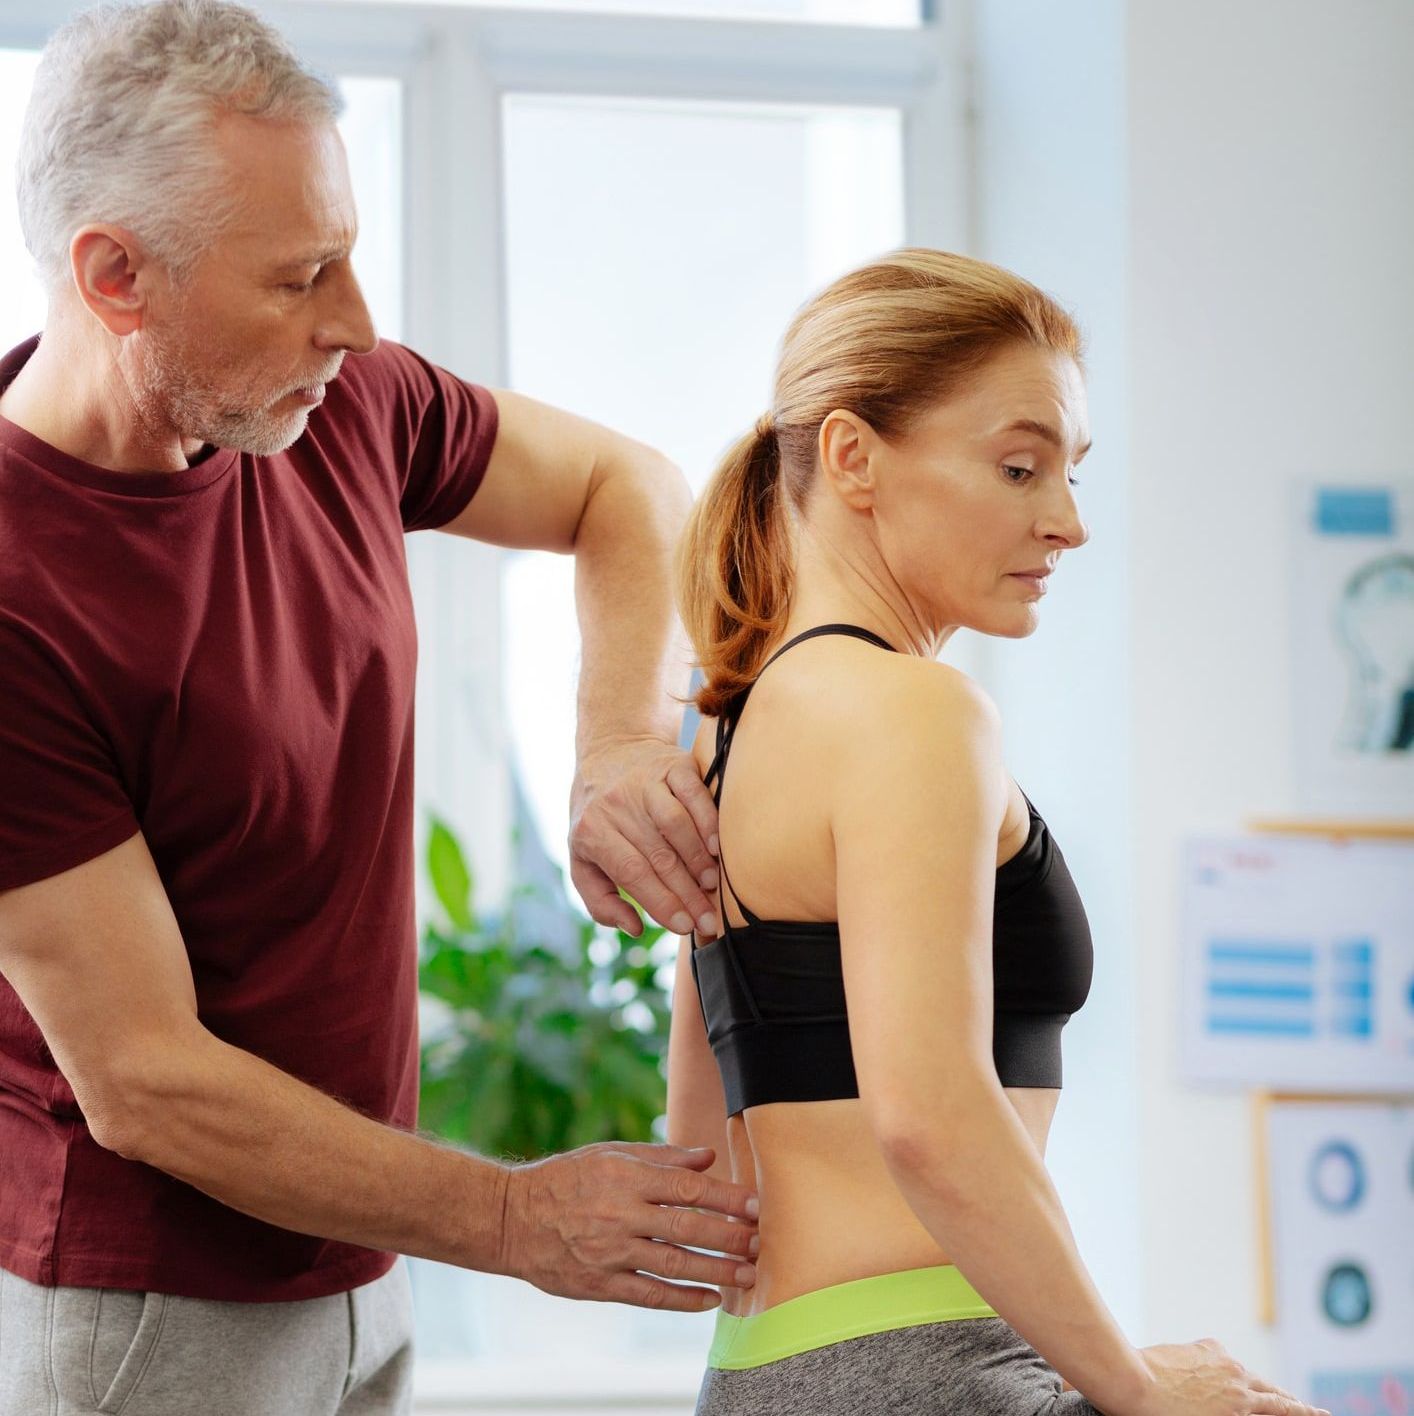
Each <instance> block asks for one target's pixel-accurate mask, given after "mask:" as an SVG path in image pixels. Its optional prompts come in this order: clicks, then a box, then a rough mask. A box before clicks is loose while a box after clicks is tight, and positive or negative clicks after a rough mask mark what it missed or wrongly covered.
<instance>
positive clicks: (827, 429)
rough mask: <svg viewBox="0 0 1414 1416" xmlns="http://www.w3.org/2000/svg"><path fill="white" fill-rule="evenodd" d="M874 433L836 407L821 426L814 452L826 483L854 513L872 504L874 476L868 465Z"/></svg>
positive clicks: (848, 413)
mask: <svg viewBox="0 0 1414 1416" xmlns="http://www.w3.org/2000/svg"><path fill="white" fill-rule="evenodd" d="M875 437H876V434H875V433H874V430H873V429H872V428H871V427H870V426H869V424H868V423H866V422H865V421H864V420H863V419H862V418H861V417H859V415H858V414H856V413H851V412H849V411H848V410H846V409H843V408H836V409H835V410H834V411H833V412H831V413H827V414H826V415H825V420H824V421H823V422H822V423H821V424H820V440H819V444H818V447H817V449H816V451H817V453H818V455H819V458H820V471H821V473H822V475H823V476H824V478H825V480H826V481H827V482H828V483H829V484H830V485H831V486H832V487H833V488H834V489H835V492H836V493H837V495H839V496H840V497H842V498H843V499H844V501H845V504H846V505H847V506H849V507H851V508H852V509H853V510H855V511H867V510H868V509H869V508H870V507H871V506H873V505H874V473H873V470H872V468H871V467H870V465H869V448H870V446H871V445H872V444H873V443H874V441H875Z"/></svg>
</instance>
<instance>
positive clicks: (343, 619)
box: [0, 340, 496, 1301]
mask: <svg viewBox="0 0 1414 1416" xmlns="http://www.w3.org/2000/svg"><path fill="white" fill-rule="evenodd" d="M35 347H36V341H35V340H30V341H29V342H28V343H26V344H24V345H21V346H20V347H19V348H18V349H16V350H14V351H12V352H11V353H10V354H9V355H8V356H6V358H5V359H4V361H3V362H0V389H3V388H4V387H5V386H6V385H7V384H9V382H10V381H11V380H12V379H13V378H14V376H15V374H16V373H17V372H18V370H19V369H20V367H21V366H22V365H23V363H24V361H25V360H26V359H27V358H28V357H29V356H30V354H31V353H33V351H34V349H35ZM495 436H496V405H495V402H494V400H493V399H492V397H491V395H490V393H489V392H488V391H487V390H486V389H484V388H481V387H479V386H476V385H473V384H467V383H464V382H462V381H461V380H460V379H458V378H455V377H453V376H452V375H451V374H449V373H447V372H446V371H445V370H443V369H439V368H437V367H435V366H434V365H432V364H429V363H427V362H426V361H425V360H423V359H422V358H420V357H419V356H417V355H416V354H414V353H412V352H411V351H410V350H407V349H404V348H403V347H402V346H400V345H398V344H394V343H390V342H389V341H387V340H384V341H383V343H382V344H380V345H379V347H378V348H377V349H376V350H375V351H374V352H373V353H371V354H367V355H363V356H357V355H350V356H348V357H347V358H346V359H345V361H344V366H343V372H342V374H341V375H340V377H339V378H338V379H336V380H335V381H334V382H332V383H331V384H330V385H329V387H328V392H327V395H326V397H325V401H324V403H323V404H322V405H320V406H319V407H317V408H315V409H314V410H313V412H312V413H311V414H310V417H309V425H308V428H307V430H306V431H305V433H304V434H303V436H301V437H300V438H299V440H298V441H297V442H295V444H294V445H293V446H292V447H290V448H288V449H287V450H286V451H285V452H283V453H280V454H279V455H278V456H275V457H252V456H249V455H247V454H245V453H238V452H234V451H231V450H230V449H218V450H216V451H214V452H211V453H210V454H209V455H208V456H207V457H206V458H205V459H204V460H202V461H199V462H198V463H196V465H194V466H192V467H189V468H186V469H185V470H183V471H179V472H154V473H127V472H113V471H109V470H106V469H104V468H100V467H94V466H92V465H90V464H89V463H86V462H81V461H79V460H78V459H76V458H73V457H69V456H66V455H65V454H64V453H62V452H59V451H58V450H56V449H55V448H53V447H51V446H49V445H48V444H47V443H44V442H41V441H40V440H39V439H38V438H35V437H33V436H31V435H30V434H29V433H27V432H25V431H24V430H23V429H21V428H19V427H18V426H17V425H15V424H14V423H11V422H9V421H8V420H7V419H5V418H3V417H0V889H7V888H10V887H13V886H17V885H23V884H26V883H28V882H30V881H34V880H39V879H43V878H44V877H46V876H50V875H54V874H57V873H58V872H60V871H63V870H67V869H69V868H70V867H72V866H75V865H79V864H80V863H82V862H83V861H85V860H89V859H92V858H93V857H94V856H97V855H99V854H101V853H102V852H104V851H107V850H110V849H111V848H112V847H114V846H116V845H118V844H119V843H120V842H122V841H125V840H127V839H128V838H129V837H131V836H132V835H133V834H134V833H135V832H136V831H138V830H141V831H142V832H143V834H144V836H145V837H146V840H147V843H148V845H149V847H150V849H151V851H152V856H153V859H154V860H155V861H156V864H157V869H158V871H159V872H160V874H161V877H162V882H163V885H164V886H165V887H166V890H167V895H168V898H169V899H170V900H171V902H172V908H173V911H174V912H175V914H176V918H177V923H178V924H179V925H180V926H181V931H182V938H183V940H184V941H185V944H186V949H187V954H188V957H189V958H190V961H191V969H192V975H193V978H194V980H195V984H196V997H197V1003H198V1008H199V1013H200V1018H201V1021H202V1023H203V1024H204V1025H205V1026H206V1027H207V1028H208V1029H209V1030H210V1031H211V1032H212V1033H214V1034H215V1035H216V1036H217V1037H219V1038H221V1039H223V1040H224V1041H226V1042H228V1043H230V1044H232V1045H233V1046H235V1047H240V1048H243V1049H245V1050H247V1051H249V1052H252V1053H254V1054H256V1055H257V1056H259V1057H262V1058H264V1059H265V1060H266V1061H268V1062H271V1063H273V1064H274V1065H275V1066H276V1067H279V1068H281V1069H282V1070H283V1071H285V1072H288V1073H290V1074H291V1075H292V1076H295V1077H299V1078H301V1079H302V1080H304V1081H306V1082H309V1083H310V1084H312V1085H313V1086H316V1087H318V1088H319V1089H320V1090H321V1091H324V1092H327V1093H329V1094H331V1095H333V1096H336V1097H338V1098H340V1099H341V1100H343V1101H345V1102H347V1103H349V1104H350V1105H352V1106H354V1107H355V1108H357V1109H358V1110H360V1111H362V1112H364V1113H366V1114H367V1115H369V1116H372V1117H375V1118H377V1119H378V1120H380V1121H383V1122H386V1123H388V1124H390V1125H392V1126H396V1127H399V1128H402V1129H405V1130H411V1129H413V1128H415V1126H416V1124H417V1088H418V1043H417V951H416V938H415V929H414V919H413V866H414V862H413V798H412V751H413V670H414V665H415V662H416V657H417V640H416V633H415V630H414V626H413V614H412V600H411V596H410V593H409V587H408V576H407V563H406V559H405V556H404V547H403V533H404V532H405V531H412V530H417V529H420V528H426V527H435V526H441V525H444V524H445V523H446V522H448V521H450V520H451V519H452V518H453V517H455V516H456V515H457V514H458V513H459V512H460V511H461V510H462V508H463V507H464V506H465V505H466V504H467V502H468V501H469V500H470V498H471V496H472V494H473V493H474V492H475V490H476V488H477V486H478V485H479V483H480V481H481V478H482V475H483V474H484V472H485V470H486V464H487V460H488V458H489V456H490V453H491V446H492V443H493V441H494V439H495ZM79 943H80V944H81V943H82V941H79ZM394 1257H395V1256H394V1255H393V1254H390V1253H386V1252H382V1251H379V1250H374V1249H367V1248H363V1247H360V1246H359V1245H355V1244H345V1243H338V1242H334V1241H332V1240H328V1239H322V1238H317V1237H313V1236H310V1235H306V1234H297V1233H293V1232H292V1231H290V1230H286V1229H280V1228H277V1227H276V1226H274V1225H269V1224H265V1223H262V1222H261V1221H260V1220H258V1219H253V1218H251V1217H250V1216H249V1215H245V1214H242V1213H240V1212H239V1211H237V1210H234V1209H231V1208H229V1207H228V1206H226V1205H223V1204H220V1203H219V1202H218V1201H216V1200H214V1199H212V1198H210V1197H209V1196H208V1195H205V1194H203V1193H202V1192H201V1191H199V1190H197V1189H195V1188H193V1187H192V1186H190V1185H187V1184H184V1183H183V1182H181V1181H179V1180H176V1179H174V1178H173V1177H171V1176H170V1175H167V1174H165V1173H164V1172H162V1171H160V1170H157V1169H154V1168H153V1167H151V1166H147V1165H143V1164H140V1163H138V1162H135V1161H131V1160H125V1159H124V1158H123V1157H121V1156H119V1155H118V1154H116V1153H115V1152H113V1151H109V1150H104V1149H103V1148H102V1147H101V1146H99V1145H97V1144H96V1143H95V1142H94V1140H93V1138H92V1137H91V1136H90V1135H89V1131H88V1127H87V1125H86V1124H85V1121H84V1118H83V1115H82V1113H81V1112H80V1110H79V1108H78V1106H77V1104H76V1103H75V1100H74V1093H73V1090H72V1088H71V1087H70V1086H69V1084H68V1082H67V1081H66V1080H65V1078H64V1077H63V1075H62V1074H61V1073H60V1072H59V1070H58V1068H57V1067H56V1066H55V1064H54V1058H53V1056H52V1054H51V1053H50V1051H49V1049H48V1048H47V1047H46V1046H45V1043H44V1039H43V1037H42V1036H41V1034H40V1032H39V1029H38V1027H37V1026H36V1024H35V1022H34V1020H33V1018H31V1016H30V1015H29V1013H28V1012H27V1011H26V1010H25V1007H24V1005H23V1004H22V1003H21V1002H20V1000H19V997H18V996H17V995H16V993H15V991H14V990H13V989H12V988H11V987H10V985H9V984H8V983H7V982H5V981H4V979H3V978H0V1265H3V1266H4V1267H5V1268H7V1269H10V1270H11V1271H12V1272H14V1273H17V1274H20V1275H22V1276H23V1277H25V1278H27V1279H29V1280H30V1281H31V1282H35V1283H42V1284H50V1285H52V1284H77V1285H81V1286H89V1287H97V1286H102V1287H113V1288H129V1289H155V1290H159V1291H162V1292H166V1293H179V1294H186V1295H188V1296H191V1297H198V1298H223V1299H235V1300H241V1301H271V1300H277V1299H291V1298H313V1297H320V1296H322V1295H325V1294H329V1293H336V1292H340V1291H343V1290H346V1289H349V1288H354V1287H357V1286H358V1285H360V1284H363V1283H367V1282H370V1281H371V1280H372V1279H375V1278H378V1277H379V1276H381V1275H382V1274H383V1273H385V1272H387V1270H388V1269H389V1268H390V1267H391V1266H392V1263H393V1260H394Z"/></svg>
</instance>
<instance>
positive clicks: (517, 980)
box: [418, 819, 672, 1160]
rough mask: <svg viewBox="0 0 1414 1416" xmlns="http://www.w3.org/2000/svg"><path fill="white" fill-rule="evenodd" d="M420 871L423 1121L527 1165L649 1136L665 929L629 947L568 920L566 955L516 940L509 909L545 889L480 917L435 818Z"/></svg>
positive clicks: (628, 941) (610, 933)
mask: <svg viewBox="0 0 1414 1416" xmlns="http://www.w3.org/2000/svg"><path fill="white" fill-rule="evenodd" d="M427 871H428V876H429V879H430V882H431V885H432V890H433V894H434V895H435V897H436V900H437V903H438V906H439V908H440V916H441V917H440V918H437V919H434V920H432V921H430V922H429V923H428V924H427V925H426V927H425V929H424V931H423V936H422V940H421V945H420V950H419V964H418V985H419V988H420V990H421V992H422V994H423V995H424V997H425V998H427V999H431V1000H437V1002H436V1003H434V1004H432V1005H431V1008H430V1011H432V1012H433V1013H434V1014H435V1015H437V1016H436V1017H435V1020H434V1022H433V1023H432V1025H431V1026H429V1025H427V1023H426V1022H424V1036H423V1043H422V1092H421V1117H420V1125H422V1126H423V1127H425V1128H426V1129H428V1130H430V1131H433V1132H435V1133H436V1134H438V1135H440V1136H443V1137H445V1138H446V1139H447V1140H450V1141H453V1142H455V1143H457V1144H459V1145H466V1146H470V1147H472V1148H473V1149H475V1150H477V1151H480V1152H482V1153H483V1154H488V1155H502V1156H516V1157H519V1158H520V1159H523V1160H533V1159H536V1158H538V1157H540V1156H544V1155H550V1154H552V1153H554V1152H555V1151H561V1150H568V1149H572V1148H573V1147H575V1146H579V1145H586V1144H588V1143H589V1142H592V1141H606V1140H628V1141H635V1140H652V1139H654V1138H655V1136H654V1123H655V1122H656V1121H657V1120H658V1119H659V1118H660V1117H661V1116H662V1115H663V1112H664V1109H665V1106H666V1100H667V1088H666V1083H665V1080H664V1063H665V1059H666V1054H667V1041H668V1022H669V1016H670V1009H669V997H668V991H667V987H666V980H667V978H668V974H669V970H670V962H669V961H670V959H671V957H672V941H671V939H668V940H664V939H663V935H664V933H665V931H664V930H663V928H662V927H661V926H659V925H656V924H652V923H650V922H648V921H647V920H645V922H644V929H643V934H642V935H641V937H639V938H637V939H635V938H633V937H632V936H631V935H628V934H625V933H624V932H623V931H622V930H616V929H610V928H608V927H606V926H603V925H600V924H598V923H596V922H595V921H594V920H592V919H590V918H588V917H587V916H584V915H579V914H573V915H572V918H573V921H574V925H575V932H577V946H576V947H574V948H572V949H565V948H557V947H553V946H551V945H550V944H548V943H546V942H545V941H543V940H541V939H537V938H534V937H525V938H522V937H520V932H519V930H518V926H517V914H518V911H517V910H516V909H515V908H514V901H515V900H517V899H523V898H525V897H526V896H528V895H533V896H537V897H539V898H540V899H542V900H547V901H548V900H549V898H550V897H549V895H548V893H547V892H546V891H543V890H541V889H539V888H538V887H535V886H526V885H520V886H517V887H516V888H515V889H514V890H513V891H512V902H511V903H510V904H508V906H507V908H506V909H505V910H504V911H503V913H501V914H500V915H487V916H486V917H484V918H483V917H482V916H480V915H478V913H477V911H476V909H475V907H474V903H473V896H474V886H473V879H472V871H471V867H470V865H469V864H468V862H467V859H466V855H465V853H464V852H463V850H462V847H461V845H460V843H459V842H458V840H457V838H456V836H455V835H454V834H453V832H452V831H451V830H450V828H449V827H448V826H447V825H446V823H445V822H442V821H440V820H436V819H434V820H433V822H432V828H431V833H430V835H429V838H428V843H427ZM621 893H622V892H621ZM624 898H626V899H628V898H629V897H628V896H625V897H624ZM560 908H562V909H563V908H564V902H563V901H562V902H561V904H560Z"/></svg>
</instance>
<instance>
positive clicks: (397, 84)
mask: <svg viewBox="0 0 1414 1416" xmlns="http://www.w3.org/2000/svg"><path fill="white" fill-rule="evenodd" d="M339 88H340V89H341V90H342V91H343V95H344V103H345V105H346V106H345V108H344V115H343V117H342V118H340V119H339V132H340V134H341V135H342V137H343V139H344V147H345V148H346V149H347V150H348V154H349V180H350V181H351V182H352V184H353V190H354V203H355V205H356V206H357V207H358V244H357V246H356V247H355V248H354V269H355V270H356V271H357V272H358V279H359V284H360V285H362V286H363V295H364V299H366V300H367V301H368V308H369V311H370V312H371V313H372V315H373V323H374V324H375V325H376V326H377V327H378V333H379V334H381V335H387V336H388V338H389V339H397V340H401V339H402V337H403V336H402V329H403V85H402V81H401V80H400V79H386V78H341V79H340V80H339Z"/></svg>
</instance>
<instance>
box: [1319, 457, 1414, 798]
mask: <svg viewBox="0 0 1414 1416" xmlns="http://www.w3.org/2000/svg"><path fill="white" fill-rule="evenodd" d="M1296 498H1297V509H1296V510H1297V515H1296V536H1295V547H1294V554H1293V559H1292V571H1293V576H1292V587H1293V608H1294V611H1295V613H1294V614H1293V617H1292V643H1291V649H1292V665H1293V674H1292V689H1293V693H1294V695H1295V701H1294V729H1295V732H1294V738H1293V741H1294V745H1295V751H1296V763H1295V779H1296V783H1297V791H1298V796H1299V810H1300V811H1301V812H1303V813H1304V814H1307V815H1312V816H1318V815H1333V816H1356V817H1377V818H1386V817H1414V481H1410V482H1403V483H1388V484H1383V485H1381V484H1370V485H1323V486H1302V487H1298V488H1297V489H1296Z"/></svg>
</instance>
